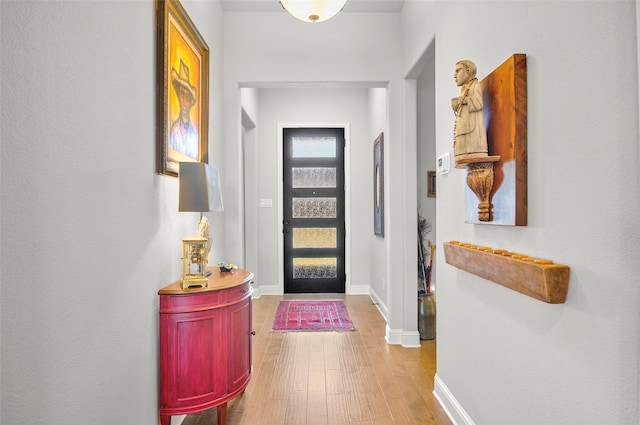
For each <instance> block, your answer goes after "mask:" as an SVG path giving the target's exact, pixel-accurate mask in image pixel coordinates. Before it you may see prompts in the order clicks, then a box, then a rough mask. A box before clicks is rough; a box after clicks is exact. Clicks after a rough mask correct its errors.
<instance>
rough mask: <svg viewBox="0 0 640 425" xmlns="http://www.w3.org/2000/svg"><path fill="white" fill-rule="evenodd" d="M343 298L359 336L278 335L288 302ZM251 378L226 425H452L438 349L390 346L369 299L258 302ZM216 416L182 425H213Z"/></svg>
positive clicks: (276, 298) (209, 413)
mask: <svg viewBox="0 0 640 425" xmlns="http://www.w3.org/2000/svg"><path fill="white" fill-rule="evenodd" d="M336 296H339V298H344V300H345V303H346V305H347V307H348V309H349V315H350V317H351V320H352V321H353V323H354V325H355V327H356V331H354V332H326V333H322V332H318V333H308V332H290V333H275V332H272V331H271V325H272V322H273V318H274V315H275V311H276V308H277V306H278V303H279V301H280V300H282V299H302V298H314V297H315V298H320V299H335V298H336ZM253 324H254V330H255V331H256V335H255V337H254V340H253V376H252V378H251V382H250V384H249V386H248V387H247V390H246V392H245V394H244V395H242V396H240V397H238V398H237V399H235V400H233V401H231V402H230V403H229V405H228V414H227V424H228V425H285V424H286V425H356V424H357V425H392V424H396V425H449V424H451V422H450V421H449V419H448V417H447V415H446V414H445V413H444V411H443V410H442V408H441V407H440V405H439V404H438V402H437V401H436V399H435V398H434V396H433V394H432V391H433V376H434V374H435V370H436V359H435V356H436V354H435V347H436V346H435V341H422V342H421V348H420V349H414V348H403V347H401V346H396V345H388V344H387V343H386V342H385V340H384V335H385V325H386V323H385V321H384V319H383V318H382V316H381V315H380V313H379V312H378V310H377V308H376V307H375V305H374V304H373V302H372V301H371V298H369V297H368V296H366V295H346V296H345V295H341V294H329V295H295V296H284V297H282V296H262V297H261V298H259V299H256V300H254V301H253ZM215 424H217V420H216V409H211V410H208V411H205V412H202V413H200V414H194V415H189V416H188V417H187V418H186V419H185V420H184V422H183V425H215Z"/></svg>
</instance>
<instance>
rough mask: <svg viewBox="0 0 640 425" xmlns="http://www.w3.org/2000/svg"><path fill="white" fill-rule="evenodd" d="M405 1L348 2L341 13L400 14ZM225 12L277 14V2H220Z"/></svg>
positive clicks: (252, 0) (349, 0) (242, 0)
mask: <svg viewBox="0 0 640 425" xmlns="http://www.w3.org/2000/svg"><path fill="white" fill-rule="evenodd" d="M404 2H405V0H348V1H347V4H345V6H344V9H343V10H342V11H343V12H371V13H376V12H380V13H385V12H400V10H401V9H402V6H403V5H404ZM220 4H222V9H223V10H224V11H227V12H279V11H281V10H282V6H280V2H279V1H278V0H220Z"/></svg>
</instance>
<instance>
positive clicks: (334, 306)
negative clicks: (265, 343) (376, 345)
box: [273, 300, 355, 332]
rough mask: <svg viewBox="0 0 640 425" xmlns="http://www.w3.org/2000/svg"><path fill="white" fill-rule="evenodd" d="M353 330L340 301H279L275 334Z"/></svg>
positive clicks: (274, 322) (347, 314)
mask: <svg viewBox="0 0 640 425" xmlns="http://www.w3.org/2000/svg"><path fill="white" fill-rule="evenodd" d="M354 329H355V328H354V327H353V323H351V319H349V312H348V311H347V306H345V305H344V301H342V300H324V301H280V305H278V310H277V311H276V318H275V320H274V321H273V330H274V331H275V332H288V331H299V332H319V331H320V332H321V331H352V330H354Z"/></svg>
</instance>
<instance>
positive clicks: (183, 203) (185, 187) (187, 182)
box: [178, 162, 224, 212]
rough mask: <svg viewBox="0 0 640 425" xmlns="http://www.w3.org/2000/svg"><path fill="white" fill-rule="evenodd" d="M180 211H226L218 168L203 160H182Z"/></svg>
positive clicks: (180, 171)
mask: <svg viewBox="0 0 640 425" xmlns="http://www.w3.org/2000/svg"><path fill="white" fill-rule="evenodd" d="M179 176H180V194H179V199H178V211H194V212H205V211H224V208H223V205H222V191H221V189H220V178H219V176H218V169H217V168H216V167H212V166H211V165H209V164H205V163H203V162H181V163H180V168H179Z"/></svg>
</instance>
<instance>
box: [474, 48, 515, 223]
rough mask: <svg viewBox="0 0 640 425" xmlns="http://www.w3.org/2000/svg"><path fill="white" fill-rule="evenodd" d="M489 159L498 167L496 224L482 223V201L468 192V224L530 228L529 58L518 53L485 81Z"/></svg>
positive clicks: (494, 196)
mask: <svg viewBox="0 0 640 425" xmlns="http://www.w3.org/2000/svg"><path fill="white" fill-rule="evenodd" d="M481 84H482V98H483V104H484V105H483V110H484V118H485V124H486V127H487V143H488V147H489V155H499V156H500V160H499V161H498V162H496V163H495V164H494V167H493V171H494V182H493V189H492V190H491V199H492V204H493V210H492V211H493V220H491V221H482V222H481V221H480V220H479V219H478V209H477V206H478V199H477V197H476V195H475V194H474V193H473V192H472V191H471V189H469V188H468V187H467V188H466V189H465V190H466V192H465V205H466V207H465V221H466V222H467V223H483V224H501V225H511V226H526V225H527V57H526V55H525V54H522V53H517V54H514V55H513V56H511V57H510V58H509V59H507V60H506V61H505V62H504V63H503V64H502V65H500V66H499V67H498V68H496V69H495V70H494V71H493V72H491V73H490V74H489V75H487V76H486V77H485V78H484V79H483V80H482V81H481Z"/></svg>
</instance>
